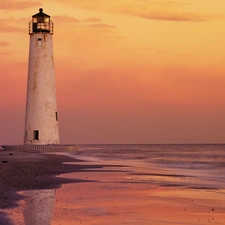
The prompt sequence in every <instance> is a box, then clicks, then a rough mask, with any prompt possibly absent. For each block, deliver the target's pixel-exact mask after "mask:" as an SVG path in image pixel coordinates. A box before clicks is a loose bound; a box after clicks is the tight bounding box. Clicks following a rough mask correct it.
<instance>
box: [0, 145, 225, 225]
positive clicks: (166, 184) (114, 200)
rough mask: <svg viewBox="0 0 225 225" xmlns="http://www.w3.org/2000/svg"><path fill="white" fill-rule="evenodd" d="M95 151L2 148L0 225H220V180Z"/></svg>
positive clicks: (224, 200) (224, 210)
mask: <svg viewBox="0 0 225 225" xmlns="http://www.w3.org/2000/svg"><path fill="white" fill-rule="evenodd" d="M101 151H102V152H103V151H104V152H105V149H103V150H101ZM96 152H98V156H99V154H100V150H95V157H93V156H92V157H87V156H86V155H85V154H88V155H89V156H90V154H91V153H90V152H88V150H87V149H84V150H81V153H74V154H72V155H70V156H69V154H64V153H55V154H40V153H26V152H6V151H3V150H1V151H0V156H1V166H0V169H1V173H0V179H1V187H0V192H1V197H0V207H1V215H0V218H1V219H0V224H6V225H7V224H8V225H14V224H16V225H20V224H21V225H23V224H26V225H29V224H34V225H35V224H36V225H38V224H40V225H45V224H46V225H47V224H51V225H60V224H62V225H70V224H71V225H73V224H91V225H101V224H110V225H116V224H133V225H138V224H143V225H145V224H146V225H147V224H152V225H163V224H174V225H176V224H190V225H195V224H196V225H197V224H198V225H203V224H220V225H222V224H225V216H224V215H225V197H224V196H225V192H224V187H223V181H222V183H216V182H214V184H213V182H212V180H210V179H209V178H206V177H204V178H202V177H201V179H199V176H197V175H196V176H192V175H190V174H188V173H184V172H182V173H181V172H179V170H175V171H174V170H172V169H170V170H168V169H165V168H163V167H162V166H160V167H157V166H154V165H153V164H152V165H151V166H150V167H149V164H148V167H145V166H144V164H142V163H140V162H143V160H142V159H141V160H140V159H139V158H140V156H139V158H138V157H137V158H138V160H137V158H135V160H133V159H132V160H115V159H116V158H115V157H114V158H113V157H110V160H109V159H105V158H101V157H98V158H96ZM112 152H113V153H114V154H115V152H116V151H115V150H113V151H111V152H110V151H109V152H108V153H107V154H109V155H110V154H111V153H112ZM139 152H140V151H139ZM101 154H102V153H101ZM139 154H140V153H139ZM121 156H122V155H120V157H121ZM127 156H128V154H126V157H127ZM176 171H177V172H176ZM185 171H186V170H185ZM175 172H176V173H175ZM221 184H222V185H221Z"/></svg>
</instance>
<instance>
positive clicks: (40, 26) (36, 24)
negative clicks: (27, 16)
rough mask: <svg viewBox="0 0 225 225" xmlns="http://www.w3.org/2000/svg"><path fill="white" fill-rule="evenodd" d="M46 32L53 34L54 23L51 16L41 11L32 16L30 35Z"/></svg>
mask: <svg viewBox="0 0 225 225" xmlns="http://www.w3.org/2000/svg"><path fill="white" fill-rule="evenodd" d="M38 32H45V33H51V34H53V22H52V21H51V20H50V16H49V15H47V14H45V13H43V9H42V8H40V9H39V13H37V14H35V15H33V16H32V20H31V21H30V24H29V34H32V33H38Z"/></svg>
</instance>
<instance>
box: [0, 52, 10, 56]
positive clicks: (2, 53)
mask: <svg viewBox="0 0 225 225" xmlns="http://www.w3.org/2000/svg"><path fill="white" fill-rule="evenodd" d="M0 55H9V53H8V52H0Z"/></svg>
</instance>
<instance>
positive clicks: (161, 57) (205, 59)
mask: <svg viewBox="0 0 225 225" xmlns="http://www.w3.org/2000/svg"><path fill="white" fill-rule="evenodd" d="M40 2H41V1H36V0H34V1H32V0H31V1H30V0H29V1H28V0H24V1H19V0H10V1H9V0H1V4H0V62H1V63H0V71H1V75H0V84H1V88H0V124H1V129H0V144H22V142H23V135H24V117H25V101H26V82H27V63H28V62H27V60H28V51H29V49H28V46H29V35H28V23H29V21H30V19H31V16H32V15H33V14H36V13H37V12H38V10H39V8H40V7H42V8H44V12H45V13H47V14H49V15H50V16H51V19H52V21H53V22H54V27H55V32H54V36H53V38H54V57H55V72H56V81H57V101H58V111H59V126H60V139H61V143H78V144H81V143H224V142H225V97H224V96H225V63H224V62H225V41H224V37H225V29H224V24H225V11H224V8H225V2H224V0H214V1H211V0H205V1H198V2H197V3H196V0H182V1H178V0H174V1H170V0H168V1H167V0H148V1H144V0H120V1H115V0H107V1H101V0H95V1H93V0H76V1H74V0H54V1H53V0H45V1H43V2H42V3H40Z"/></svg>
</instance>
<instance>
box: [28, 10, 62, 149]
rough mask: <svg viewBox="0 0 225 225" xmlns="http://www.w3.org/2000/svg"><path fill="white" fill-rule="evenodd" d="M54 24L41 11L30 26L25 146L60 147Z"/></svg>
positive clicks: (34, 16) (33, 18) (33, 17)
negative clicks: (53, 39)
mask: <svg viewBox="0 0 225 225" xmlns="http://www.w3.org/2000/svg"><path fill="white" fill-rule="evenodd" d="M53 28H54V27H53V22H52V21H51V19H50V16H49V15H47V14H45V13H44V12H43V9H42V8H40V9H39V12H38V13H37V14H35V15H33V16H32V20H31V21H30V23H29V35H30V47H29V63H28V80H27V99H26V115H25V134H24V145H57V144H59V128H58V113H57V102H56V85H55V72H54V60H53V41H52V36H53Z"/></svg>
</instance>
